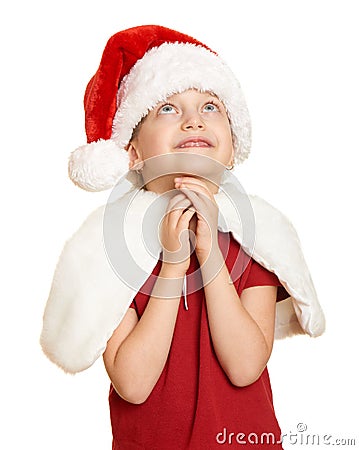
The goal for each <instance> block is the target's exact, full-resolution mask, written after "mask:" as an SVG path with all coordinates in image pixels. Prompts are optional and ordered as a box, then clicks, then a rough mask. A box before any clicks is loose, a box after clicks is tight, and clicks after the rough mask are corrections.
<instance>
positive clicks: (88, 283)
mask: <svg viewBox="0 0 359 450" xmlns="http://www.w3.org/2000/svg"><path fill="white" fill-rule="evenodd" d="M215 199H216V202H217V204H218V207H219V212H220V215H219V223H218V229H219V230H221V231H230V232H231V233H232V235H233V237H234V238H235V239H236V240H237V241H238V242H239V243H240V244H241V245H242V247H243V249H244V250H245V251H246V252H247V253H248V254H250V255H251V256H252V257H253V259H255V260H256V261H257V262H258V263H259V264H261V265H262V266H264V267H265V268H267V269H268V270H269V271H271V272H274V273H275V274H276V275H277V276H278V278H279V280H280V281H281V283H282V284H283V286H284V287H285V288H286V290H287V292H288V293H289V294H290V295H291V297H288V298H287V299H286V300H283V301H281V302H279V303H277V312H276V331H275V337H276V338H277V339H278V338H284V337H286V336H290V335H294V334H300V333H306V334H308V335H310V336H312V337H316V336H320V335H321V334H322V333H323V331H324V328H325V319H324V315H323V312H322V309H321V307H320V304H319V302H318V299H317V295H316V292H315V288H314V286H313V282H312V279H311V276H310V273H309V270H308V268H307V265H306V263H305V260H304V257H303V254H302V251H301V248H300V243H299V239H298V236H297V234H296V231H295V229H294V228H293V226H292V224H291V223H290V222H289V221H288V219H287V218H286V217H285V216H284V215H283V214H282V213H280V212H279V211H278V210H277V209H275V208H274V207H273V206H271V205H270V204H268V203H267V202H265V201H264V200H262V199H261V198H259V197H257V196H247V195H245V193H244V192H242V191H241V189H240V188H239V185H236V183H233V181H231V180H230V179H229V178H228V179H227V180H225V181H224V183H223V184H222V185H221V190H220V191H219V192H218V193H217V194H215ZM233 199H235V202H233ZM167 201H168V199H166V197H163V196H162V197H160V196H158V195H157V194H155V193H153V192H150V191H145V190H139V189H138V188H134V189H131V190H130V191H129V192H128V193H126V194H125V195H123V196H122V197H121V198H119V199H118V200H116V201H115V202H113V203H111V204H108V205H107V206H103V207H101V208H98V209H97V210H95V211H94V212H93V213H92V214H91V215H90V216H89V217H88V218H87V220H86V221H85V222H84V223H83V225H82V226H81V227H80V229H79V230H78V231H77V232H76V233H75V234H74V235H73V236H72V238H71V239H70V240H68V241H67V242H66V244H65V246H64V249H63V251H62V254H61V256H60V259H59V261H58V264H57V267H56V270H55V274H54V278H53V282H52V286H51V290H50V294H49V298H48V301H47V304H46V308H45V313H44V322H43V330H42V334H41V345H42V348H43V351H44V352H45V354H46V355H47V356H48V357H49V359H50V360H51V361H53V362H54V363H55V364H57V365H58V366H60V367H61V368H62V369H63V370H65V371H66V372H70V373H76V372H79V371H82V370H84V369H86V368H88V367H90V366H91V365H92V364H93V363H94V362H95V361H96V359H97V358H98V357H100V356H101V355H102V353H103V352H104V350H105V348H106V343H107V341H108V339H109V338H110V337H111V335H112V333H113V331H114V330H115V328H116V327H117V326H118V324H119V323H120V322H121V320H122V318H123V317H124V315H125V313H126V311H127V309H128V307H129V305H130V304H131V302H132V300H133V298H134V296H135V295H136V293H137V291H138V290H139V289H140V287H141V286H142V285H143V284H144V282H145V281H146V279H147V277H148V276H149V275H150V274H151V272H152V270H153V268H154V267H155V265H156V264H157V261H158V258H159V255H160V252H161V245H160V242H159V240H158V236H157V231H156V230H157V225H158V223H159V220H160V218H161V217H162V215H163V213H164V211H165V209H166V206H167ZM151 205H152V206H151ZM150 206H151V214H146V213H147V212H148V211H149V207H150ZM238 209H240V220H239V218H238V213H237V211H238ZM241 220H242V222H241ZM143 223H145V225H146V226H145V227H144V230H145V235H144V236H142V235H143V233H142V225H143ZM121 227H122V228H123V236H124V239H119V235H121V234H120V230H121ZM140 236H142V237H143V238H142V239H139V237H140ZM113 238H114V239H113ZM123 275H125V276H124V277H123ZM121 276H122V277H123V280H122V279H121Z"/></svg>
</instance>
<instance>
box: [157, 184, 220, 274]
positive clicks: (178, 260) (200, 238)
mask: <svg viewBox="0 0 359 450" xmlns="http://www.w3.org/2000/svg"><path fill="white" fill-rule="evenodd" d="M175 188H176V189H178V190H180V191H181V193H179V194H176V195H175V196H174V197H172V198H171V200H170V201H169V203H168V206H167V210H166V214H165V217H164V218H163V220H162V223H161V227H160V239H161V244H162V247H163V261H164V262H165V263H168V264H171V265H172V267H176V268H177V269H178V271H179V272H180V273H186V271H187V269H188V267H189V263H190V242H191V240H190V232H191V231H190V229H189V228H190V227H189V224H190V221H191V219H192V217H193V216H194V215H196V217H197V224H196V229H195V232H194V234H195V251H196V255H197V259H198V261H199V263H200V264H201V265H202V264H203V263H205V262H206V260H207V259H208V258H209V257H211V255H215V256H217V255H220V250H219V245H218V231H217V226H218V205H217V203H216V201H215V199H214V195H213V193H212V192H211V191H210V190H209V188H208V187H207V185H206V184H205V183H204V181H202V180H200V179H198V178H194V177H189V176H184V177H180V178H175Z"/></svg>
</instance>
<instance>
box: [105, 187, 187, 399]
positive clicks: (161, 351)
mask: <svg viewBox="0 0 359 450" xmlns="http://www.w3.org/2000/svg"><path fill="white" fill-rule="evenodd" d="M190 204H191V202H190V201H189V200H188V199H187V198H186V196H185V195H183V194H179V195H176V196H175V197H173V198H172V199H171V200H170V201H169V204H168V208H167V212H168V214H166V216H165V218H164V220H163V222H162V225H161V229H160V237H161V242H162V243H163V247H164V250H163V256H164V261H165V262H163V263H162V266H161V271H160V273H159V277H158V278H157V280H156V283H155V284H154V286H153V289H152V293H151V298H150V299H149V301H148V303H147V306H146V309H145V311H144V313H143V315H142V317H141V319H140V320H139V321H138V320H137V315H136V314H135V312H134V311H133V310H132V311H131V310H130V311H128V312H127V314H126V316H125V317H124V319H123V321H122V322H121V324H120V325H119V326H118V328H117V329H116V330H115V332H114V333H113V335H112V337H111V339H110V340H109V341H108V343H107V348H106V351H105V353H104V363H105V367H106V370H107V372H108V375H109V377H110V379H111V381H112V384H113V386H114V388H115V389H116V391H117V393H118V394H119V395H120V397H122V398H124V399H125V400H127V401H129V402H131V403H143V402H144V401H145V400H146V399H147V397H148V396H149V395H150V393H151V392H152V389H153V388H154V386H155V384H156V383H157V381H158V379H159V377H160V375H161V373H162V370H163V368H164V365H165V363H166V361H167V357H168V353H169V350H170V346H171V342H172V337H173V332H174V328H175V324H176V319H177V313H178V307H179V303H180V299H181V296H182V287H183V278H184V276H185V273H186V271H187V269H188V267H189V263H190V243H189V240H188V226H189V221H190V220H191V217H192V216H193V214H194V211H193V210H187V208H188V207H189V206H190ZM184 231H187V235H186V234H185V233H183V232H184ZM180 236H182V238H183V237H184V242H181V241H180ZM186 236H187V239H186Z"/></svg>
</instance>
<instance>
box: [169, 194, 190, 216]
mask: <svg viewBox="0 0 359 450" xmlns="http://www.w3.org/2000/svg"><path fill="white" fill-rule="evenodd" d="M185 198H186V196H185V194H184V193H183V192H180V193H179V194H176V195H174V196H173V197H172V198H171V200H170V201H169V202H168V205H167V209H166V212H167V211H169V210H170V209H172V207H173V205H175V204H176V203H177V202H179V201H180V200H183V199H185Z"/></svg>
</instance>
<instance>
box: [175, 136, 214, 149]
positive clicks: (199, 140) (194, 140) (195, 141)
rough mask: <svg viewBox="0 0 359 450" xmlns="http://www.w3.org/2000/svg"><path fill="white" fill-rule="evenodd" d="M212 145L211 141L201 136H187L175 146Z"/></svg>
mask: <svg viewBox="0 0 359 450" xmlns="http://www.w3.org/2000/svg"><path fill="white" fill-rule="evenodd" d="M193 147H213V144H212V142H211V141H209V140H208V139H207V138H203V137H188V138H186V139H184V140H183V141H181V142H180V143H179V144H178V145H177V147H176V148H193Z"/></svg>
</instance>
